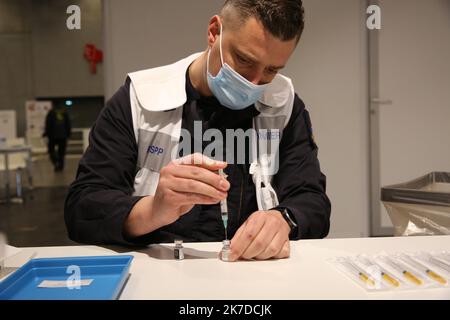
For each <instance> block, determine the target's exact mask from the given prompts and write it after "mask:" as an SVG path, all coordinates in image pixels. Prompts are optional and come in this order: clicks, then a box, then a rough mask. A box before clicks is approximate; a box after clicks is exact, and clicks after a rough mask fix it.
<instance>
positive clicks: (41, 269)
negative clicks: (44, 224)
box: [0, 256, 133, 300]
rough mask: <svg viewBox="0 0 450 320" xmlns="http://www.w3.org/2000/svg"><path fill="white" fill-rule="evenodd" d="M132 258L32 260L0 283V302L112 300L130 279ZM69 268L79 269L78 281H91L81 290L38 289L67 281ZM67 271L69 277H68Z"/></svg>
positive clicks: (105, 257) (65, 288)
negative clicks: (45, 283) (54, 282)
mask: <svg viewBox="0 0 450 320" xmlns="http://www.w3.org/2000/svg"><path fill="white" fill-rule="evenodd" d="M132 260H133V256H100V257H73V258H72V257H71V258H48V259H33V260H30V261H28V262H27V263H26V264H25V265H23V266H22V267H21V268H19V269H18V270H17V271H15V272H14V273H13V274H11V275H10V276H9V277H8V278H6V279H5V280H3V281H2V282H0V300H95V299H98V300H114V299H117V298H118V297H119V295H120V293H121V291H122V289H123V287H124V285H125V283H126V281H127V279H128V277H129V269H130V265H131V261H132ZM69 266H78V267H79V268H80V269H79V270H80V273H79V275H80V279H81V280H86V279H92V280H93V281H92V283H91V284H90V285H89V286H81V287H80V289H76V288H69V287H67V286H63V287H58V288H39V287H38V286H39V284H41V283H42V281H44V280H50V281H67V280H68V279H69V277H71V276H73V274H74V273H73V271H72V272H70V271H71V269H69V270H68V267H69ZM68 271H69V273H68Z"/></svg>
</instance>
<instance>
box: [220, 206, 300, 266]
mask: <svg viewBox="0 0 450 320" xmlns="http://www.w3.org/2000/svg"><path fill="white" fill-rule="evenodd" d="M290 231H291V229H290V227H289V224H288V223H287V222H286V220H284V218H283V216H282V215H281V213H280V212H279V211H277V210H270V211H256V212H254V213H253V214H251V215H250V217H249V218H248V219H247V221H246V222H245V223H244V224H243V225H242V226H241V227H240V228H239V229H238V231H237V232H236V234H235V235H234V237H233V239H232V240H231V255H230V259H229V260H230V261H236V260H238V259H246V260H249V259H257V260H266V259H271V258H275V259H283V258H288V257H289V254H290V245H289V233H290Z"/></svg>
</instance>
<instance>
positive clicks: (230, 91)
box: [206, 25, 267, 110]
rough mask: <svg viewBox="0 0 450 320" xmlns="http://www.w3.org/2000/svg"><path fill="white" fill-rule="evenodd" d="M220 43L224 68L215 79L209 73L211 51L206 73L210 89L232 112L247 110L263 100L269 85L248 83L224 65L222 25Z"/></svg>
mask: <svg viewBox="0 0 450 320" xmlns="http://www.w3.org/2000/svg"><path fill="white" fill-rule="evenodd" d="M219 43H220V60H221V62H222V67H221V68H220V71H219V73H218V74H217V75H216V76H215V77H213V76H212V75H211V73H209V56H210V54H211V50H209V52H208V58H207V62H206V73H207V79H208V86H209V89H210V90H211V91H212V93H213V94H214V96H215V97H216V98H217V100H219V102H220V103H221V104H222V105H224V106H225V107H228V108H230V109H232V110H242V109H245V108H247V107H249V106H251V105H252V104H254V103H255V102H256V101H258V100H259V99H260V98H261V96H262V94H263V93H264V90H265V89H266V87H267V85H256V84H254V83H252V82H250V81H248V80H247V79H245V78H244V77H243V76H241V75H240V74H239V73H237V72H236V71H235V70H233V68H231V67H230V66H229V65H228V64H227V63H224V61H223V54H222V25H220V40H219Z"/></svg>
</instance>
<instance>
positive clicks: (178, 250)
mask: <svg viewBox="0 0 450 320" xmlns="http://www.w3.org/2000/svg"><path fill="white" fill-rule="evenodd" d="M173 254H174V256H175V259H176V260H183V259H184V249H183V240H175V249H174V251H173Z"/></svg>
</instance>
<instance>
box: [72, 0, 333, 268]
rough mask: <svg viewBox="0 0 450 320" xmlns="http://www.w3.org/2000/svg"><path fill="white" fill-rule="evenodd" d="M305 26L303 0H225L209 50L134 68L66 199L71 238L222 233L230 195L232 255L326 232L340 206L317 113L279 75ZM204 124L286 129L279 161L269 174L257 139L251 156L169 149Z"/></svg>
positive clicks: (252, 254) (269, 252)
mask: <svg viewBox="0 0 450 320" xmlns="http://www.w3.org/2000/svg"><path fill="white" fill-rule="evenodd" d="M303 25H304V22H303V7H302V2H301V1H300V0H276V1H273V0H270V1H269V0H228V1H225V4H224V6H223V8H222V10H221V13H220V15H216V16H214V17H213V18H212V19H211V20H210V22H209V26H208V36H207V42H208V48H207V50H206V51H205V52H203V53H201V54H196V55H193V56H190V57H188V58H186V59H183V60H181V61H179V62H177V63H175V64H173V65H170V66H166V67H162V68H156V69H149V70H144V71H139V72H135V73H131V74H129V77H128V78H127V81H126V83H125V85H124V86H122V87H121V88H120V89H119V91H118V92H117V93H116V94H115V95H114V97H113V98H112V99H111V100H110V101H109V102H108V103H107V106H106V107H105V108H104V110H103V111H102V113H101V115H100V116H99V118H98V119H97V122H96V124H95V125H94V127H93V129H92V131H91V136H90V146H89V148H88V150H87V151H86V153H85V155H84V157H83V159H82V160H81V162H80V166H79V169H78V174H77V178H76V181H75V182H74V183H73V184H72V185H71V188H70V191H69V194H68V196H67V199H66V205H65V219H66V225H67V227H68V231H69V236H70V237H71V238H72V239H73V240H76V241H81V242H87V243H117V244H125V245H127V244H128V245H132V244H143V245H144V244H149V243H158V242H172V241H174V240H175V239H182V240H185V241H221V240H223V239H224V231H225V230H224V225H223V224H222V221H221V212H220V206H219V204H218V203H219V201H220V200H224V199H226V200H227V203H228V211H229V222H228V235H229V236H230V237H231V238H232V241H231V255H230V257H229V260H231V261H235V260H237V259H259V260H265V259H270V258H287V257H289V254H290V247H289V239H291V240H297V239H300V238H321V237H325V236H326V235H327V234H328V231H329V217H330V210H331V209H330V202H329V200H328V198H327V196H326V194H325V176H324V175H323V174H322V173H321V172H320V166H319V162H318V159H317V146H316V144H315V142H314V139H313V137H312V130H311V123H310V119H309V115H308V112H307V111H306V109H305V106H304V104H303V102H302V101H301V100H300V98H299V97H298V96H297V95H295V94H294V90H293V87H292V84H291V82H290V80H289V79H288V78H286V77H283V76H281V75H279V74H278V72H279V70H281V69H282V68H283V67H284V66H285V65H286V63H287V61H288V59H289V57H290V56H291V54H292V52H293V51H294V49H295V47H296V46H297V44H298V42H299V39H300V36H301V33H302V31H303ZM199 124H200V127H201V129H202V131H205V130H209V129H214V130H218V131H219V132H221V133H224V136H225V137H226V136H227V135H226V132H227V130H230V129H234V130H241V132H243V131H245V130H250V129H256V128H259V129H260V128H263V129H268V130H269V132H270V134H268V135H264V134H260V132H261V131H258V132H259V133H257V137H258V138H257V139H256V140H257V142H256V144H259V142H260V141H261V140H263V139H266V140H276V139H277V138H278V139H279V138H280V137H281V140H280V141H278V142H279V145H278V148H276V150H278V152H277V153H276V154H277V155H278V158H279V165H278V166H277V168H276V170H274V171H273V172H269V171H268V169H267V164H266V163H267V162H269V163H272V162H273V161H272V160H271V159H273V158H270V157H269V158H267V157H266V158H264V157H263V156H264V154H260V153H259V150H258V149H256V150H257V151H256V152H255V153H256V154H257V155H256V160H255V159H252V157H251V156H249V154H250V149H253V148H256V147H255V141H253V142H252V143H250V144H246V145H245V148H244V149H245V152H246V155H245V161H244V162H243V163H238V161H236V159H235V158H236V156H234V157H233V158H234V159H231V160H232V161H228V163H225V162H221V161H214V160H212V159H210V158H208V157H204V156H202V155H201V154H200V153H202V152H203V153H205V151H206V150H207V149H208V147H210V143H209V142H208V141H201V142H200V150H196V151H197V153H194V154H190V152H181V151H180V153H179V154H177V156H178V157H179V158H178V159H175V160H174V159H173V155H172V156H170V152H168V149H174V150H178V151H179V149H180V148H179V147H180V144H179V143H180V141H181V140H182V143H185V142H186V141H187V142H189V141H190V140H192V142H193V144H194V145H195V144H196V143H197V145H198V141H197V140H198V137H196V134H195V131H196V127H198V126H199ZM272 127H273V128H272ZM275 127H276V128H280V129H281V134H280V135H276V134H272V131H270V130H272V129H276V128H275ZM182 132H187V133H189V135H188V137H185V135H183V134H182ZM273 132H276V131H273ZM192 136H194V137H192ZM226 139H227V138H225V140H226ZM254 140H255V139H254ZM228 142H229V141H224V142H223V145H228ZM211 143H212V142H211ZM238 147H240V146H234V147H233V148H235V149H236V148H238ZM177 148H178V149H177ZM230 151H236V150H229V149H228V150H224V153H225V154H226V155H228V154H229V153H230ZM219 153H220V152H219ZM216 156H218V157H217V158H219V159H220V158H221V157H222V156H223V154H216ZM253 157H255V154H253ZM222 159H223V158H222ZM264 159H265V160H264ZM263 160H264V161H263ZM219 169H224V170H225V173H226V174H227V179H225V178H224V177H223V176H220V175H219V174H218V173H217V171H218V170H219ZM258 209H259V210H258Z"/></svg>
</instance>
